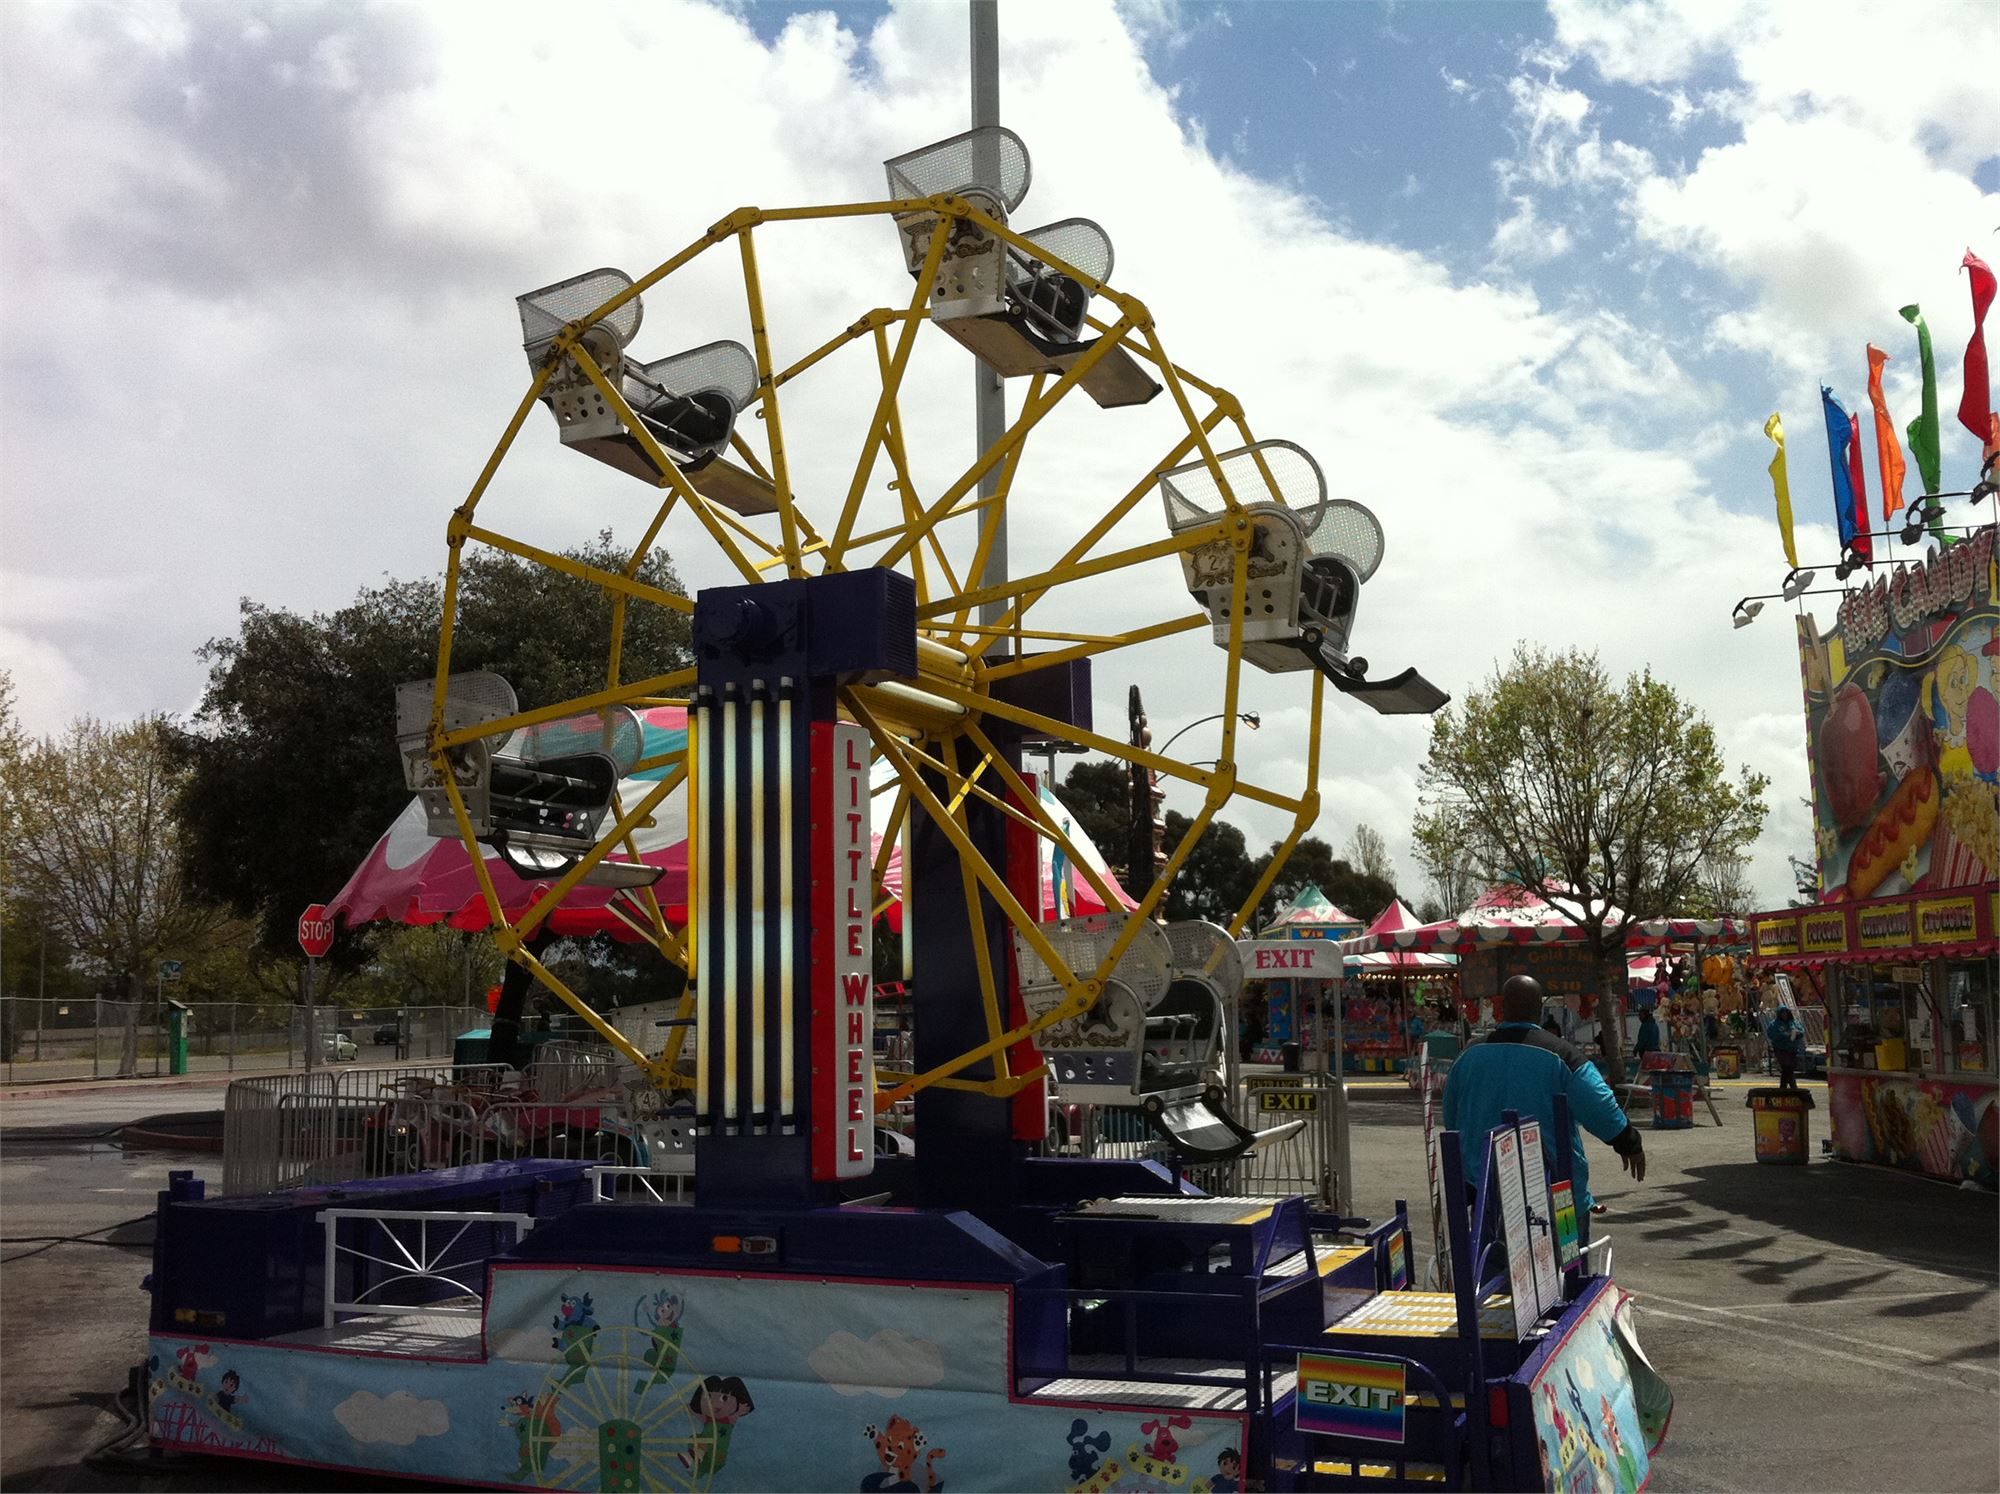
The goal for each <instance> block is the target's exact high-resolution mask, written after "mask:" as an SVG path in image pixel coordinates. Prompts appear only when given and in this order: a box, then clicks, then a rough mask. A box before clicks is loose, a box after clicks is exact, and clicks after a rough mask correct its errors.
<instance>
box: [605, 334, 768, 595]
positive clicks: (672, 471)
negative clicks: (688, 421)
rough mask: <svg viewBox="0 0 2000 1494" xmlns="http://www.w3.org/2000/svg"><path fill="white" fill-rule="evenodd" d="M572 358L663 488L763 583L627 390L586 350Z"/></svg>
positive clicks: (748, 577) (740, 568)
mask: <svg viewBox="0 0 2000 1494" xmlns="http://www.w3.org/2000/svg"><path fill="white" fill-rule="evenodd" d="M569 355H570V357H572V358H573V359H575V360H576V365H577V367H578V368H581V369H582V370H583V371H584V373H585V374H587V375H589V377H590V382H591V383H593V384H595V385H596V386H597V392H598V393H599V394H602V395H603V396H604V402H605V403H606V404H607V405H609V406H611V408H612V410H613V412H614V413H616V415H617V416H618V419H619V422H620V423H621V424H622V425H623V426H624V427H625V433H626V434H627V435H629V436H630V437H631V438H632V439H633V440H635V441H637V442H638V443H639V449H640V450H641V451H643V452H645V453H646V460H647V461H649V462H651V463H652V464H653V466H654V467H655V468H656V469H657V470H658V471H660V472H661V473H663V474H665V475H664V479H663V481H662V484H661V485H662V486H665V487H671V488H672V489H673V490H674V491H675V492H676V493H678V494H679V495H680V499H681V502H683V503H685V504H686V505H687V506H688V507H689V508H690V509H692V510H693V511H694V516H695V517H696V518H697V519H699V520H701V522H702V525H703V527H704V528H706V529H707V530H708V533H709V538H711V539H713V540H714V541H715V544H716V548H717V549H719V550H721V551H722V553H723V554H724V555H726V556H728V557H729V561H730V564H732V565H734V566H735V567H736V570H737V573H738V574H739V575H741V576H742V577H743V579H744V580H745V581H756V580H759V579H760V578H759V576H758V575H757V570H756V567H754V566H752V565H751V564H750V560H749V557H748V556H746V555H745V554H744V553H743V552H742V551H741V550H739V549H738V548H737V547H736V541H735V540H733V539H731V538H730V537H729V531H728V530H726V529H724V528H723V527H722V525H720V524H719V523H717V522H716V518H715V515H716V513H717V512H718V511H719V507H720V506H719V505H717V504H712V503H710V502H709V501H708V500H707V499H706V498H704V497H702V495H701V494H699V493H697V492H696V491H695V490H694V489H693V487H691V486H690V485H689V483H688V480H687V477H686V475H685V474H684V473H683V472H682V471H681V469H680V467H679V466H678V465H676V464H675V462H674V460H673V458H672V457H670V456H668V455H667V453H666V450H665V448H664V447H662V446H661V445H660V443H659V442H658V441H656V440H654V439H653V433H652V432H651V431H650V430H648V429H647V428H646V424H645V422H644V421H642V420H640V419H639V417H638V416H637V415H635V414H633V413H632V407H631V406H630V405H629V404H627V403H626V402H625V391H624V390H622V389H620V388H619V387H618V386H617V384H615V383H614V382H613V381H612V380H610V379H608V378H606V377H605V374H604V370H603V369H601V368H599V367H598V366H597V364H596V363H595V362H594V361H593V360H592V358H591V356H590V355H589V354H588V353H586V352H585V351H584V350H583V349H582V348H580V347H577V348H572V349H570V354H569Z"/></svg>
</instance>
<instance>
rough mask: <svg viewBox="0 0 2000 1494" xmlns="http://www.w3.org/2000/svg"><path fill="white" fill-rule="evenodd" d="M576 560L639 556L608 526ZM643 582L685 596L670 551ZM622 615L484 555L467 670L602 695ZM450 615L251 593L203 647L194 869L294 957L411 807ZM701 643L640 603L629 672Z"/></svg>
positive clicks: (466, 577)
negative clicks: (418, 686) (290, 603)
mask: <svg viewBox="0 0 2000 1494" xmlns="http://www.w3.org/2000/svg"><path fill="white" fill-rule="evenodd" d="M568 553H569V554H570V555H571V556H572V557H574V558H575V559H578V560H581V561H584V562H585V563H587V564H590V565H593V566H597V567H599V568H601V569H606V570H622V569H623V568H624V567H625V565H626V563H627V561H628V559H629V556H628V554H627V552H625V551H623V550H621V549H619V548H618V547H617V546H616V545H615V544H614V543H613V541H612V538H611V535H610V533H609V532H608V531H607V532H605V533H603V534H600V535H599V536H598V537H597V539H596V540H595V541H594V542H592V543H590V544H587V545H584V546H582V547H581V548H579V549H576V550H572V551H569V552H568ZM638 575H639V579H640V580H642V581H644V582H646V583H647V584H649V585H652V586H656V587H660V588H662V589H665V590H670V591H679V590H681V586H680V582H679V578H678V577H677V576H676V575H675V573H674V570H673V566H672V563H671V562H670V561H669V560H668V558H667V557H666V556H665V555H664V554H661V553H658V552H655V553H654V554H652V555H650V556H648V558H647V560H646V562H645V563H644V564H643V565H642V566H641V568H640V570H639V573H638ZM611 612H612V604H611V600H610V597H609V595H608V594H607V593H606V592H604V591H603V590H602V589H600V588H599V587H597V586H594V585H592V584H591V583H589V582H587V581H581V580H578V579H576V578H575V577H572V576H568V575H565V574H563V573H562V572H559V571H555V570H552V569H549V568H547V567H544V566H540V565H537V564H535V563H533V562H530V561H526V560H519V559H516V558H515V557H513V556H511V555H506V554H503V553H500V552H498V551H492V550H479V551H477V552H472V553H468V554H467V556H466V558H465V561H464V564H463V565H462V567H461V570H460V581H459V615H458V620H457V626H456V630H455V633H454V638H453V644H452V667H453V669H454V670H459V671H463V670H473V669H490V670H492V671H494V672H495V673H497V674H501V675H504V676H505V677H506V678H507V679H508V680H509V681H510V682H511V683H512V684H513V686H514V689H515V693H516V694H517V695H518V696H519V698H520V700H521V703H522V704H523V705H524V706H530V707H532V706H537V705H548V704H553V703H555V702H558V701H562V700H567V699H570V698H572V697H575V696H578V695H584V694H588V693H589V692H591V691H594V690H600V689H602V688H604V684H605V676H606V669H607V667H608V657H609V643H610V636H611V632H610V630H611ZM442 613H443V587H442V585H441V583H440V582H439V581H438V580H436V579H431V578H427V579H423V580H417V581H396V580H390V581H387V582H385V583H384V584H383V585H381V586H379V587H371V588H367V589H364V590H363V591H362V592H361V593H360V594H359V595H358V596H357V597H356V598H355V599H354V601H353V602H351V603H350V604H348V605H347V606H346V607H343V608H341V609H339V610H338V611H336V612H332V613H324V614H319V613H316V614H313V615H311V616H305V615H302V614H300V613H296V612H291V611H287V610H285V609H283V608H275V607H268V606H264V605H262V604H260V603H257V602H254V601H250V600H247V599H246V600H245V601H244V603H243V606H242V623H241V627H240V629H239V631H238V633H237V635H236V636H235V637H232V638H217V639H212V640H210V642H209V643H208V644H207V645H206V646H205V647H204V648H203V649H202V658H203V659H204V660H205V661H206V662H207V664H208V666H209V679H208V688H207V690H206V692H205V693H204V694H203V696H202V701H201V706H200V708H199V710H197V711H196V713H195V716H194V719H193V721H192V722H191V723H190V725H189V727H188V729H186V730H185V731H182V732H179V733H177V734H176V735H175V739H174V746H175V750H176V752H177V755H178V756H179V758H180V761H181V762H182V763H183V764H184V766H185V768H186V772H187V783H186V787H185V790H184V792H183V793H182V796H181V800H180V808H181V813H182V817H183V820H184V822H185V825H186V840H185V846H184V853H185V865H186V868H187V872H188V876H189V878H190V880H191V882H192V883H193V885H194V886H195V887H196V888H197V889H198V890H199V891H200V892H202V893H203V894H205V895H207V896H209V897H212V898H214V899H216V900H218V901H220V902H223V903H226V904H227V905H229V906H230V907H231V908H233V909H234V910H236V911H237V912H238V913H239V914H241V915H243V916H245V917H249V918H254V919H256V920H257V926H258V942H259V945H260V946H261V947H262V948H263V949H264V950H265V951H266V952H267V953H269V954H272V955H274V956H289V955H291V954H292V953H293V952H294V950H295V949H296V944H295V942H294V926H295V923H296V920H297V917H298V914H299V912H300V910H301V909H303V908H305V907H306V906H307V905H308V904H310V903H314V902H321V901H324V900H325V899H327V898H328V897H331V896H332V895H333V894H334V893H335V892H337V891H338V890H339V889H340V887H341V886H342V884H343V883H345V882H346V880H347V878H348V876H349V875H350V874H351V873H352V872H353V870H354V868H355V867H356V866H357V865H358V864H359V863H360V861H361V859H362V857H364V856H365V855H366V854H367V853H368V850H369V848H370V847H371V846H372V845H373V844H374V843H375V840H376V838H377V837H379V836H380V835H381V834H382V832H383V830H384V829H385V828H386V827H387V826H388V824H389V822H390V821H391V820H393V819H394V818H395V817H396V815H397V814H398V813H400V812H401V810H402V808H403V806H404V805H405V804H406V803H407V802H408V799H409V794H408V791H407V790H406V789H405V788H404V787H403V781H402V768H401V765H400V763H399V761H398V759H397V755H396V744H395V733H396V719H395V718H396V704H395V693H396V687H397V686H398V685H400V684H403V683H404V682H406V681H409V680H416V679H424V678H428V677H429V676H430V675H432V674H433V672H434V671H435V670H436V667H437V642H438V631H439V626H440V620H441V618H442ZM688 642H689V640H688V622H687V619H686V618H685V617H684V616H682V615H680V614H679V613H676V612H671V611H668V610H667V609H665V608H661V607H654V606H649V605H647V604H645V603H643V602H641V603H633V604H632V605H631V606H630V608H629V611H628V615H627V622H626V632H625V647H624V655H623V659H622V669H621V673H622V677H623V678H624V679H626V680H636V679H645V678H648V677H650V676H652V675H656V674H664V673H667V672H669V671H671V670H674V669H677V668H681V667H683V666H684V665H685V664H686V663H687V661H688V659H689V657H690V654H689V647H688ZM364 957H365V950H363V949H361V948H359V947H357V946H356V945H355V943H354V942H353V941H349V940H343V941H341V944H340V945H337V946H336V948H335V954H334V958H335V960H336V962H340V963H344V964H346V965H348V966H349V967H352V966H353V965H354V964H355V963H356V962H358V961H359V960H361V959H362V958H364Z"/></svg>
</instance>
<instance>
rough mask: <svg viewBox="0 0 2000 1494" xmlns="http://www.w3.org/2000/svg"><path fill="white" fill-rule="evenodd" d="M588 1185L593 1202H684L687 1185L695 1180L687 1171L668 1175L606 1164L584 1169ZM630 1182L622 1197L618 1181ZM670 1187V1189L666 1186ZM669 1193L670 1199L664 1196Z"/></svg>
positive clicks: (664, 1172)
mask: <svg viewBox="0 0 2000 1494" xmlns="http://www.w3.org/2000/svg"><path fill="white" fill-rule="evenodd" d="M583 1176H584V1178H585V1180H586V1181H587V1182H589V1184H590V1201H591V1202H592V1203H641V1202H652V1203H677V1204H678V1203H686V1202H687V1185H688V1184H689V1183H690V1182H692V1181H693V1180H694V1175H693V1174H692V1173H689V1172H684V1171H683V1172H667V1171H663V1170H662V1169H660V1168H657V1167H617V1166H612V1165H609V1164H607V1165H605V1166H603V1167H590V1168H586V1169H584V1174H583ZM620 1178H626V1179H630V1183H631V1186H630V1187H629V1188H628V1189H627V1190H625V1192H624V1196H623V1197H622V1198H621V1196H620V1189H619V1186H618V1180H619V1179H620ZM669 1184H672V1187H671V1189H670V1188H669V1187H668V1185H669ZM669 1192H671V1193H672V1194H673V1197H672V1198H668V1197H667V1194H668V1193H669Z"/></svg>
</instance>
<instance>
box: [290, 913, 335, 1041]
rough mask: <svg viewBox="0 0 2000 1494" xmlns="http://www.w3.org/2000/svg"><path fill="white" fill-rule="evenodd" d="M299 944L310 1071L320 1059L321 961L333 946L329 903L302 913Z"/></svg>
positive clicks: (300, 916)
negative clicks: (303, 970)
mask: <svg viewBox="0 0 2000 1494" xmlns="http://www.w3.org/2000/svg"><path fill="white" fill-rule="evenodd" d="M299 948H300V949H302V950H304V951H305V956H306V1064H305V1066H306V1070H307V1072H309V1073H310V1072H311V1070H312V1068H313V1066H314V1065H315V1064H316V1063H318V1062H319V962H320V957H321V956H322V955H324V954H325V953H326V952H327V951H328V950H330V949H332V948H333V920H332V919H331V918H329V917H327V913H326V904H324V903H314V904H313V905H312V906H311V907H309V908H307V909H306V910H305V912H303V913H301V914H300V915H299ZM336 1056H338V1055H336Z"/></svg>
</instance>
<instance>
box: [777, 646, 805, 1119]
mask: <svg viewBox="0 0 2000 1494" xmlns="http://www.w3.org/2000/svg"><path fill="white" fill-rule="evenodd" d="M778 691H779V694H778V751H779V752H780V753H782V754H783V756H782V757H780V758H779V760H778V887H779V889H780V894H781V896H783V898H784V899H785V907H784V908H783V909H782V910H781V912H780V914H779V917H778V1117H779V1120H780V1121H781V1122H782V1124H783V1127H784V1129H785V1130H786V1131H787V1132H790V1131H792V1130H795V1129H796V1122H795V1119H794V1118H795V1117H796V1116H797V1115H798V1106H797V1104H796V1103H795V1097H794V1094H793V1087H794V1085H795V1084H796V1083H797V1081H798V1076H797V1073H796V1071H795V1070H794V1068H793V1053H792V1042H793V1039H794V1037H795V1036H796V1017H795V1014H794V1012H793V1010H792V998H793V997H794V996H795V995H796V994H797V985H796V982H795V980H794V979H793V970H792V965H793V962H794V960H795V959H796V955H797V946H796V940H795V931H796V929H797V926H798V921H799V919H801V918H805V917H808V916H810V914H809V910H810V908H811V906H812V904H811V898H810V894H808V895H807V899H806V901H805V902H804V903H801V902H799V901H798V899H799V889H798V888H797V887H795V886H793V885H792V874H793V872H794V871H795V870H796V868H795V866H794V864H793V856H792V831H793V828H794V824H795V822H794V820H793V818H792V814H793V808H792V779H793V776H794V774H795V773H796V771H797V768H798V753H797V752H796V751H795V750H794V746H793V742H792V682H791V680H790V679H783V680H780V681H779V682H778ZM808 771H810V769H808Z"/></svg>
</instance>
